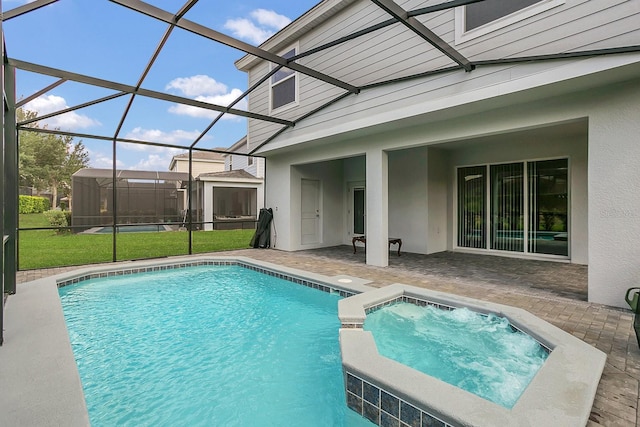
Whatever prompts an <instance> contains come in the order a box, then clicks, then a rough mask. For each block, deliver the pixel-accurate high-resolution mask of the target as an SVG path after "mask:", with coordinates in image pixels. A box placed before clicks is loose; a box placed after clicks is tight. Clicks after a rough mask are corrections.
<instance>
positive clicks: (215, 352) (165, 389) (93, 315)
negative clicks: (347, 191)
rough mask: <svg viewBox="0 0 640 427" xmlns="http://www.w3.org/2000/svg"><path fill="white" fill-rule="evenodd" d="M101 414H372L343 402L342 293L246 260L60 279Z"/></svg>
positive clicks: (98, 419) (295, 420)
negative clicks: (300, 281) (68, 282)
mask: <svg viewBox="0 0 640 427" xmlns="http://www.w3.org/2000/svg"><path fill="white" fill-rule="evenodd" d="M60 298H61V300H62V305H63V309H64V315H65V318H66V322H67V328H68V330H69V336H70V339H71V344H72V347H73V351H74V354H75V358H76V362H77V365H78V370H79V373H80V378H81V380H82V384H83V389H84V393H85V398H86V402H87V407H88V411H89V417H90V420H91V425H92V426H93V427H98V426H116V425H117V426H177V425H182V426H258V425H260V426H266V425H270V426H288V425H304V426H371V425H372V424H370V423H369V422H368V421H367V420H365V419H364V418H362V417H360V416H359V415H357V414H355V413H354V412H353V411H350V410H348V409H347V407H346V403H345V394H344V382H343V376H342V366H341V358H340V349H339V344H338V329H339V327H340V322H339V320H338V317H337V301H338V299H339V296H338V295H336V294H329V293H326V292H322V291H319V290H315V289H312V288H308V287H305V286H302V285H298V284H295V283H292V282H289V281H286V280H282V279H278V278H275V277H272V276H267V275H265V274H261V273H258V272H255V271H252V270H248V269H246V268H243V267H240V266H203V267H189V268H180V269H174V270H165V271H158V272H151V273H143V274H132V275H126V276H116V277H110V278H105V279H92V280H88V281H84V282H80V283H79V284H74V285H70V286H65V287H63V288H61V289H60Z"/></svg>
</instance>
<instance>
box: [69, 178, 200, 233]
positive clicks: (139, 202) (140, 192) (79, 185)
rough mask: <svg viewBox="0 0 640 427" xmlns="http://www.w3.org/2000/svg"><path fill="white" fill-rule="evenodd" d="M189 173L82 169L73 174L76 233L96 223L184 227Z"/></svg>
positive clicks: (72, 211)
mask: <svg viewBox="0 0 640 427" xmlns="http://www.w3.org/2000/svg"><path fill="white" fill-rule="evenodd" d="M188 183H189V174H186V173H181V172H164V171H137V170H116V171H115V191H114V179H113V170H111V169H93V168H86V169H81V170H79V171H78V172H76V173H74V174H73V180H72V199H71V200H72V206H73V207H72V209H71V221H72V222H71V225H72V227H73V231H74V232H80V231H84V230H86V229H89V228H91V227H96V226H109V225H112V224H114V223H117V224H154V225H163V226H164V225H167V226H172V225H175V226H177V225H180V226H184V222H185V206H184V200H185V198H184V193H185V191H186V187H187V185H188Z"/></svg>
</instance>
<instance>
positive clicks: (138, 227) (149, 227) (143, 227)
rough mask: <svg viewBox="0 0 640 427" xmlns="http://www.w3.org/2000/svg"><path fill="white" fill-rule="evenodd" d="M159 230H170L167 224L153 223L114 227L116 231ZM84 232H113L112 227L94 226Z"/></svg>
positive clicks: (140, 231) (139, 231) (141, 231)
mask: <svg viewBox="0 0 640 427" xmlns="http://www.w3.org/2000/svg"><path fill="white" fill-rule="evenodd" d="M159 231H172V229H171V227H170V226H168V225H153V224H133V225H119V226H117V227H116V232H117V233H151V232H159ZM83 233H84V234H109V233H113V227H110V226H104V227H94V228H90V229H89V230H86V231H83Z"/></svg>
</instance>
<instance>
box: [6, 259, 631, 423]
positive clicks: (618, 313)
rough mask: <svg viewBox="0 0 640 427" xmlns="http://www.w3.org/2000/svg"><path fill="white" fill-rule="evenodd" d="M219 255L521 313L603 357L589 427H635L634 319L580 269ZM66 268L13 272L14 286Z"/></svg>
mask: <svg viewBox="0 0 640 427" xmlns="http://www.w3.org/2000/svg"><path fill="white" fill-rule="evenodd" d="M217 254H219V255H231V256H233V255H238V256H247V257H252V258H255V259H260V260H264V261H268V262H272V263H275V264H280V265H284V266H288V267H292V268H298V269H302V270H307V271H312V272H314V273H319V274H324V275H327V276H334V275H339V274H344V275H350V276H355V277H361V278H363V279H368V280H371V281H372V282H373V283H371V285H372V286H377V287H380V286H386V285H389V284H391V283H405V284H409V285H414V286H420V287H425V288H429V289H435V290H439V291H443V292H450V293H454V294H459V295H464V296H468V297H471V298H477V299H481V300H487V301H492V302H497V303H500V304H507V305H511V306H515V307H520V308H523V309H526V310H528V311H529V312H531V313H533V314H535V315H537V316H539V317H541V318H542V319H545V320H546V321H548V322H550V323H552V324H553V325H555V326H557V327H559V328H562V329H563V330H565V331H567V332H569V333H571V334H573V335H574V336H576V337H578V338H580V339H582V340H584V341H585V342H587V343H589V344H591V345H593V346H595V347H597V348H598V349H600V350H602V351H604V352H605V353H607V363H606V366H605V370H604V373H603V376H602V379H601V381H600V385H599V387H598V391H597V395H596V399H595V402H594V405H593V410H592V412H591V416H590V420H589V422H588V424H587V425H588V426H591V427H594V426H638V427H640V424H639V420H640V418H639V414H638V404H639V401H638V398H639V384H640V349H639V348H638V344H637V342H636V337H635V334H634V332H633V328H632V322H633V316H632V313H631V311H630V310H624V309H618V308H614V307H608V306H603V305H600V304H593V303H589V302H587V301H586V299H587V267H585V266H579V265H574V264H567V263H555V262H542V261H532V260H522V259H516V258H504V257H495V256H487V255H475V254H462V253H452V252H443V253H439V254H434V255H419V254H411V253H403V254H402V256H400V257H398V256H397V255H396V254H395V252H393V251H392V252H390V254H389V267H386V268H382V267H372V266H368V265H366V264H365V254H364V251H358V253H357V254H353V249H352V248H351V247H350V246H337V247H333V248H325V249H316V250H310V251H300V252H283V251H277V250H270V249H246V250H239V251H230V252H220V253H217ZM71 269H73V267H67V268H56V269H43V270H33V271H25V272H19V273H18V282H24V281H30V280H35V279H37V278H40V277H45V276H49V275H52V274H57V273H60V272H63V271H68V270H71ZM585 368H587V369H588V367H585ZM501 427H502V426H501Z"/></svg>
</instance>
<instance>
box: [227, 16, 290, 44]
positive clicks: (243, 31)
mask: <svg viewBox="0 0 640 427" xmlns="http://www.w3.org/2000/svg"><path fill="white" fill-rule="evenodd" d="M290 22H291V19H289V18H287V17H286V16H284V15H280V14H278V13H276V12H274V11H272V10H266V9H256V10H254V11H252V12H251V14H250V19H247V18H237V19H229V20H227V22H225V24H224V28H226V29H227V30H230V31H231V34H232V35H233V36H234V37H237V38H239V39H241V40H245V41H247V42H249V43H254V44H256V45H259V44H260V43H262V42H263V41H265V40H266V39H268V38H269V37H271V36H272V35H273V34H275V32H276V31H278V30H281V29H282V28H284V27H285V26H287V25H288V24H289V23H290Z"/></svg>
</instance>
